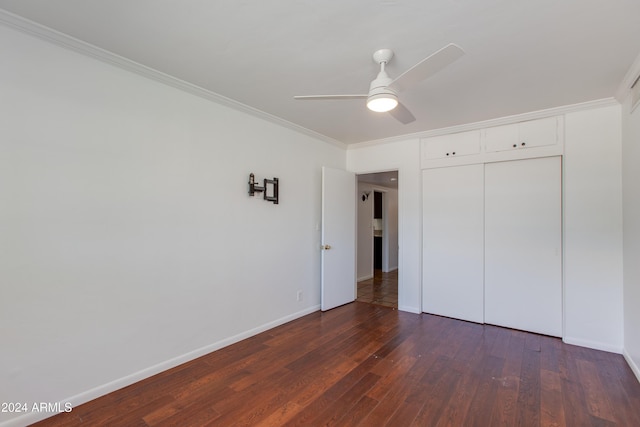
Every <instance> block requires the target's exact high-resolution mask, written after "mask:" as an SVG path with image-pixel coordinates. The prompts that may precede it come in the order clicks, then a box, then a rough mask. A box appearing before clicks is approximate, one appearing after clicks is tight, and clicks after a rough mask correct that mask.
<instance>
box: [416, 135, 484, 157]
mask: <svg viewBox="0 0 640 427" xmlns="http://www.w3.org/2000/svg"><path fill="white" fill-rule="evenodd" d="M422 149H423V151H424V153H423V158H424V159H425V160H433V159H443V158H447V157H459V156H466V155H469V154H478V153H480V131H471V132H461V133H454V134H451V135H443V136H437V137H433V138H428V139H424V140H423V141H422Z"/></svg>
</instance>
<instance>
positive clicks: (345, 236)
mask: <svg viewBox="0 0 640 427" xmlns="http://www.w3.org/2000/svg"><path fill="white" fill-rule="evenodd" d="M355 241H356V177H355V174H353V173H351V172H347V171H344V170H339V169H331V168H327V167H323V168H322V244H321V245H322V251H321V252H322V261H321V263H322V272H321V298H320V306H321V309H322V310H323V311H325V310H330V309H332V308H334V307H338V306H340V305H343V304H347V303H350V302H352V301H354V300H355V299H356V246H355Z"/></svg>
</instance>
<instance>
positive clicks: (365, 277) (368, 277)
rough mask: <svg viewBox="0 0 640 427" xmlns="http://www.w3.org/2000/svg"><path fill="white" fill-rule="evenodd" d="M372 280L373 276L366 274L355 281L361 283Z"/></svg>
mask: <svg viewBox="0 0 640 427" xmlns="http://www.w3.org/2000/svg"><path fill="white" fill-rule="evenodd" d="M369 279H373V274H367V275H366V276H362V277H358V278H357V279H356V280H357V281H358V282H362V281H363V280H369Z"/></svg>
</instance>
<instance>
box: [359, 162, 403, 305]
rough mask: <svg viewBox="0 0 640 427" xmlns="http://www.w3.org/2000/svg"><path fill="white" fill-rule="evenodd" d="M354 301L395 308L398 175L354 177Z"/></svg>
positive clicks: (396, 289)
mask: <svg viewBox="0 0 640 427" xmlns="http://www.w3.org/2000/svg"><path fill="white" fill-rule="evenodd" d="M357 177H358V192H357V194H358V200H357V203H358V208H357V227H356V229H357V242H356V244H357V254H358V255H357V266H356V267H357V268H356V270H357V281H358V285H357V295H356V299H357V300H358V301H362V302H367V303H370V304H376V305H384V306H388V307H394V308H397V307H398V171H397V170H396V171H389V172H378V173H369V174H361V175H358V176H357Z"/></svg>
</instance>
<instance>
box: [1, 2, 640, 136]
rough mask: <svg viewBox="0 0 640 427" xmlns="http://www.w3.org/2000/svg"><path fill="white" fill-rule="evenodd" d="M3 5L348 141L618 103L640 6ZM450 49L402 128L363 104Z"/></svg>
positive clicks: (634, 50)
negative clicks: (383, 68)
mask: <svg viewBox="0 0 640 427" xmlns="http://www.w3.org/2000/svg"><path fill="white" fill-rule="evenodd" d="M0 8H4V9H5V10H7V11H9V12H11V13H14V14H17V15H20V16H23V17H26V18H27V19H29V20H32V21H35V22H37V23H40V24H42V25H45V26H47V27H50V28H53V29H55V30H58V31H60V32H62V33H65V34H68V35H71V36H73V37H75V38H78V39H80V40H83V41H85V42H88V43H90V44H93V45H95V46H98V47H100V48H103V49H106V50H108V51H111V52H113V53H116V54H118V55H120V56H123V57H125V58H128V59H131V60H133V61H135V62H137V63H140V64H143V65H145V66H148V67H151V68H153V69H156V70H158V71H161V72H163V73H166V74H169V75H171V76H174V77H176V78H179V79H181V80H184V81H187V82H190V83H192V84H195V85H197V86H200V87H202V88H204V89H206V90H208V91H212V92H214V93H217V94H220V95H223V96H224V97H228V98H231V99H232V100H235V101H237V102H239V103H242V104H245V105H248V106H250V107H253V108H255V109H258V110H261V111H263V112H266V113H268V114H270V115H273V116H275V117H278V118H280V119H283V120H285V121H288V122H292V123H294V124H296V125H299V126H302V127H304V128H306V129H309V130H312V131H315V132H318V133H320V134H322V135H325V136H326V137H329V138H332V139H335V140H338V141H341V142H343V143H346V144H350V143H357V142H362V141H370V140H378V139H384V138H392V137H397V136H400V135H406V134H415V133H419V132H423V131H428V130H431V129H438V128H443V127H448V126H453V125H458V124H464V123H471V122H477V121H482V120H488V119H492V118H497V117H504V116H509V115H514V114H519V113H525V112H530V111H536V110H542V109H547V108H552V107H557V106H563V105H569V104H575V103H580V102H585V101H591V100H596V99H602V98H608V97H613V96H614V95H615V94H616V91H617V89H618V87H619V86H620V84H621V83H622V81H623V79H624V78H625V74H626V73H627V72H628V70H629V69H630V67H631V66H632V64H633V63H634V60H635V59H636V57H637V56H638V54H640V19H639V17H640V1H638V0H560V1H559V0H536V1H514V0H483V1H478V0H429V1H426V0H325V1H318V0H273V1H264V0H209V1H205V0H180V1H177V0H103V1H99V0H0ZM448 43H456V44H458V45H459V46H461V47H462V48H463V49H464V50H465V51H466V55H465V56H463V57H462V58H461V59H459V60H458V61H457V62H455V63H453V64H452V65H450V66H449V67H447V68H445V69H444V70H443V71H441V72H440V73H438V74H437V75H436V76H434V77H432V78H430V79H428V80H426V81H424V82H422V83H421V84H419V85H418V86H417V87H414V88H412V89H411V90H409V91H406V92H403V93H401V96H400V99H401V101H402V102H403V103H404V104H405V105H406V106H407V107H408V108H409V109H410V110H411V111H412V112H413V114H414V115H415V116H416V118H417V120H416V121H415V122H413V123H411V124H408V125H403V124H401V123H399V122H397V121H396V120H395V119H393V118H392V117H391V116H389V115H388V114H385V113H373V112H371V111H368V110H367V109H366V107H365V103H364V101H363V100H348V101H296V100H294V99H293V96H294V95H306V94H335V93H366V92H367V91H368V85H369V83H370V81H371V80H372V79H373V78H374V77H375V75H376V73H377V65H376V64H375V63H374V62H373V61H372V59H371V54H372V53H373V52H374V51H375V50H377V49H380V48H391V49H393V50H394V52H395V57H394V58H393V60H392V61H391V63H390V64H389V65H388V67H387V71H388V73H389V74H390V75H391V77H395V76H398V75H399V74H400V73H402V72H403V71H405V70H406V69H407V68H409V67H410V66H412V65H413V64H415V63H416V62H418V61H420V60H421V59H423V58H424V57H426V56H427V55H429V54H431V53H433V52H435V51H436V50H438V49H440V48H441V47H443V46H445V45H446V44H448Z"/></svg>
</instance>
